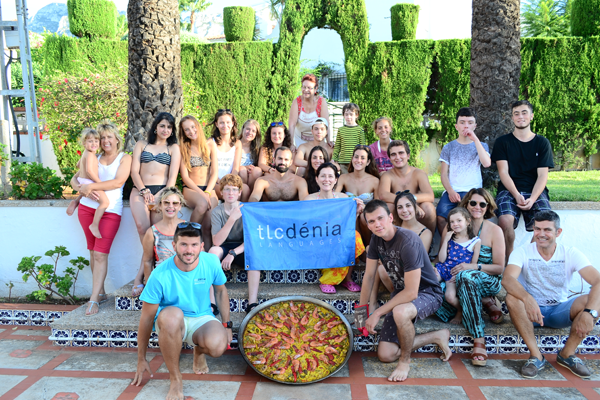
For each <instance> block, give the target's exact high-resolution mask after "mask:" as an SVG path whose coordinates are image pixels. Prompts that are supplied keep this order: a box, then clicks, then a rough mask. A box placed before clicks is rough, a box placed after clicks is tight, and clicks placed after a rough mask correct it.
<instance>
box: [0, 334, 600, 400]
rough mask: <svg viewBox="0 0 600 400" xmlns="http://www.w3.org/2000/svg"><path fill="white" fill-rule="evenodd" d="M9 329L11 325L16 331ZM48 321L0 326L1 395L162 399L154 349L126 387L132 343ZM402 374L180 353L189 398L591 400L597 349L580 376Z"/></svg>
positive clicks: (598, 393)
mask: <svg viewBox="0 0 600 400" xmlns="http://www.w3.org/2000/svg"><path fill="white" fill-rule="evenodd" d="M15 328H16V329H15ZM49 335H50V328H48V327H28V326H26V327H14V326H2V325H0V382H1V383H0V400H5V399H19V400H22V399H35V400H38V399H48V400H49V399H53V400H75V399H85V400H88V399H89V400H95V399H98V400H113V399H118V400H126V399H144V400H153V399H164V397H165V395H166V393H167V389H168V373H167V370H166V368H165V366H164V362H163V358H162V356H161V354H160V352H158V351H157V350H154V349H149V350H148V359H149V361H150V367H151V368H152V370H153V371H154V378H153V379H151V380H150V379H149V377H146V380H145V381H144V383H143V386H140V387H133V386H130V385H129V383H130V382H131V380H132V379H133V376H134V371H135V368H136V353H135V349H127V348H124V349H119V348H91V347H87V348H74V347H57V346H53V345H52V343H51V342H50V341H49V340H48V336H49ZM414 357H415V358H414V359H413V364H412V369H411V372H410V375H409V379H408V380H407V381H406V382H403V383H390V382H388V381H387V380H386V379H385V378H386V376H387V375H388V374H389V373H390V372H391V371H392V370H393V369H394V364H382V363H380V362H379V361H377V359H376V358H375V354H374V353H369V352H367V353H357V352H355V353H353V355H352V357H351V358H350V361H349V363H348V364H347V366H346V367H345V368H343V369H342V370H340V371H339V372H338V373H337V374H336V375H335V376H334V377H331V378H329V379H327V380H325V381H323V382H321V383H317V384H313V385H308V386H288V385H281V384H277V383H273V382H271V381H268V380H266V379H264V378H262V377H261V376H259V375H257V374H256V373H254V371H253V370H252V369H250V368H249V367H248V366H247V365H246V364H245V362H244V360H243V359H242V357H241V356H240V354H239V353H238V352H237V351H228V352H227V354H226V355H225V356H223V357H221V358H219V359H210V360H209V367H210V369H211V372H210V374H209V375H202V376H198V375H194V374H193V373H192V370H191V362H192V354H191V351H189V350H186V351H184V352H183V354H182V357H181V367H182V372H183V376H184V380H185V383H184V394H185V396H186V399H187V400H191V399H196V400H200V399H215V398H216V399H219V400H221V399H223V400H313V399H326V398H335V399H336V400H364V399H372V400H374V399H377V400H388V399H389V400H392V399H394V400H396V399H398V398H402V399H427V400H431V399H435V398H439V399H444V400H446V399H447V400H454V399H457V400H458V399H471V400H475V399H487V400H495V399H498V400H500V399H501V400H505V399H512V398H525V399H527V400H537V399H544V400H547V399H557V400H566V399H598V400H600V355H582V357H583V358H584V359H585V360H586V362H587V364H588V366H589V367H590V368H591V369H592V370H593V371H594V375H593V376H592V379H591V380H589V381H584V380H581V379H579V378H577V377H575V376H574V375H572V374H571V373H570V372H569V371H567V370H565V369H564V368H562V367H560V366H558V365H557V364H556V356H555V355H552V354H547V355H546V357H547V358H548V360H549V361H550V363H551V365H552V366H551V367H550V368H547V369H546V370H544V371H542V373H540V375H539V377H538V379H535V380H528V379H523V378H522V377H521V376H520V375H519V368H520V366H521V365H522V362H523V360H524V359H525V358H527V355H525V354H523V355H516V354H510V355H490V360H489V361H488V366H487V367H486V368H476V367H473V366H472V365H471V363H470V360H469V359H468V356H467V355H464V354H454V355H453V356H452V358H451V360H450V361H449V362H448V363H443V362H441V361H440V360H439V359H438V358H437V355H436V354H425V353H420V354H415V355H414Z"/></svg>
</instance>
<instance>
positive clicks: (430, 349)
mask: <svg viewBox="0 0 600 400" xmlns="http://www.w3.org/2000/svg"><path fill="white" fill-rule="evenodd" d="M436 350H437V346H436V345H435V344H428V345H425V346H423V347H419V348H418V349H417V353H435V352H436Z"/></svg>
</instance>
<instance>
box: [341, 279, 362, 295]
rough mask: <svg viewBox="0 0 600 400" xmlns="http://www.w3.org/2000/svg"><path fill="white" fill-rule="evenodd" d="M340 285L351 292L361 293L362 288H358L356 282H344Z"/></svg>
mask: <svg viewBox="0 0 600 400" xmlns="http://www.w3.org/2000/svg"><path fill="white" fill-rule="evenodd" d="M340 285H342V286H343V287H345V288H346V289H348V290H349V291H351V292H360V286H358V284H356V283H355V282H352V281H344V282H342V283H340Z"/></svg>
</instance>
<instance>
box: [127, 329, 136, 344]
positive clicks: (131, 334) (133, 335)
mask: <svg viewBox="0 0 600 400" xmlns="http://www.w3.org/2000/svg"><path fill="white" fill-rule="evenodd" d="M137 337H138V333H137V331H128V339H133V340H132V341H130V342H128V346H129V347H136V348H137V347H138V343H137Z"/></svg>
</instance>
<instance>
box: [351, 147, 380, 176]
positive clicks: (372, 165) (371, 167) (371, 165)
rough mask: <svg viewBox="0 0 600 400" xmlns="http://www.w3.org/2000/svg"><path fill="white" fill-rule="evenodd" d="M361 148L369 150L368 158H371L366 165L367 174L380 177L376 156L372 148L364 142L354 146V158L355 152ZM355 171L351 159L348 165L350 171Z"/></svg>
mask: <svg viewBox="0 0 600 400" xmlns="http://www.w3.org/2000/svg"><path fill="white" fill-rule="evenodd" d="M359 150H363V151H366V152H367V158H368V160H369V165H367V166H366V167H365V172H366V173H367V174H370V175H373V176H374V177H375V178H379V170H378V169H377V165H376V164H375V157H373V153H371V148H370V147H369V146H367V145H364V144H359V145H358V146H356V147H355V148H354V151H353V152H352V158H354V153H356V152H357V151H359ZM351 172H354V165H353V164H352V161H350V165H349V166H348V173H351Z"/></svg>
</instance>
